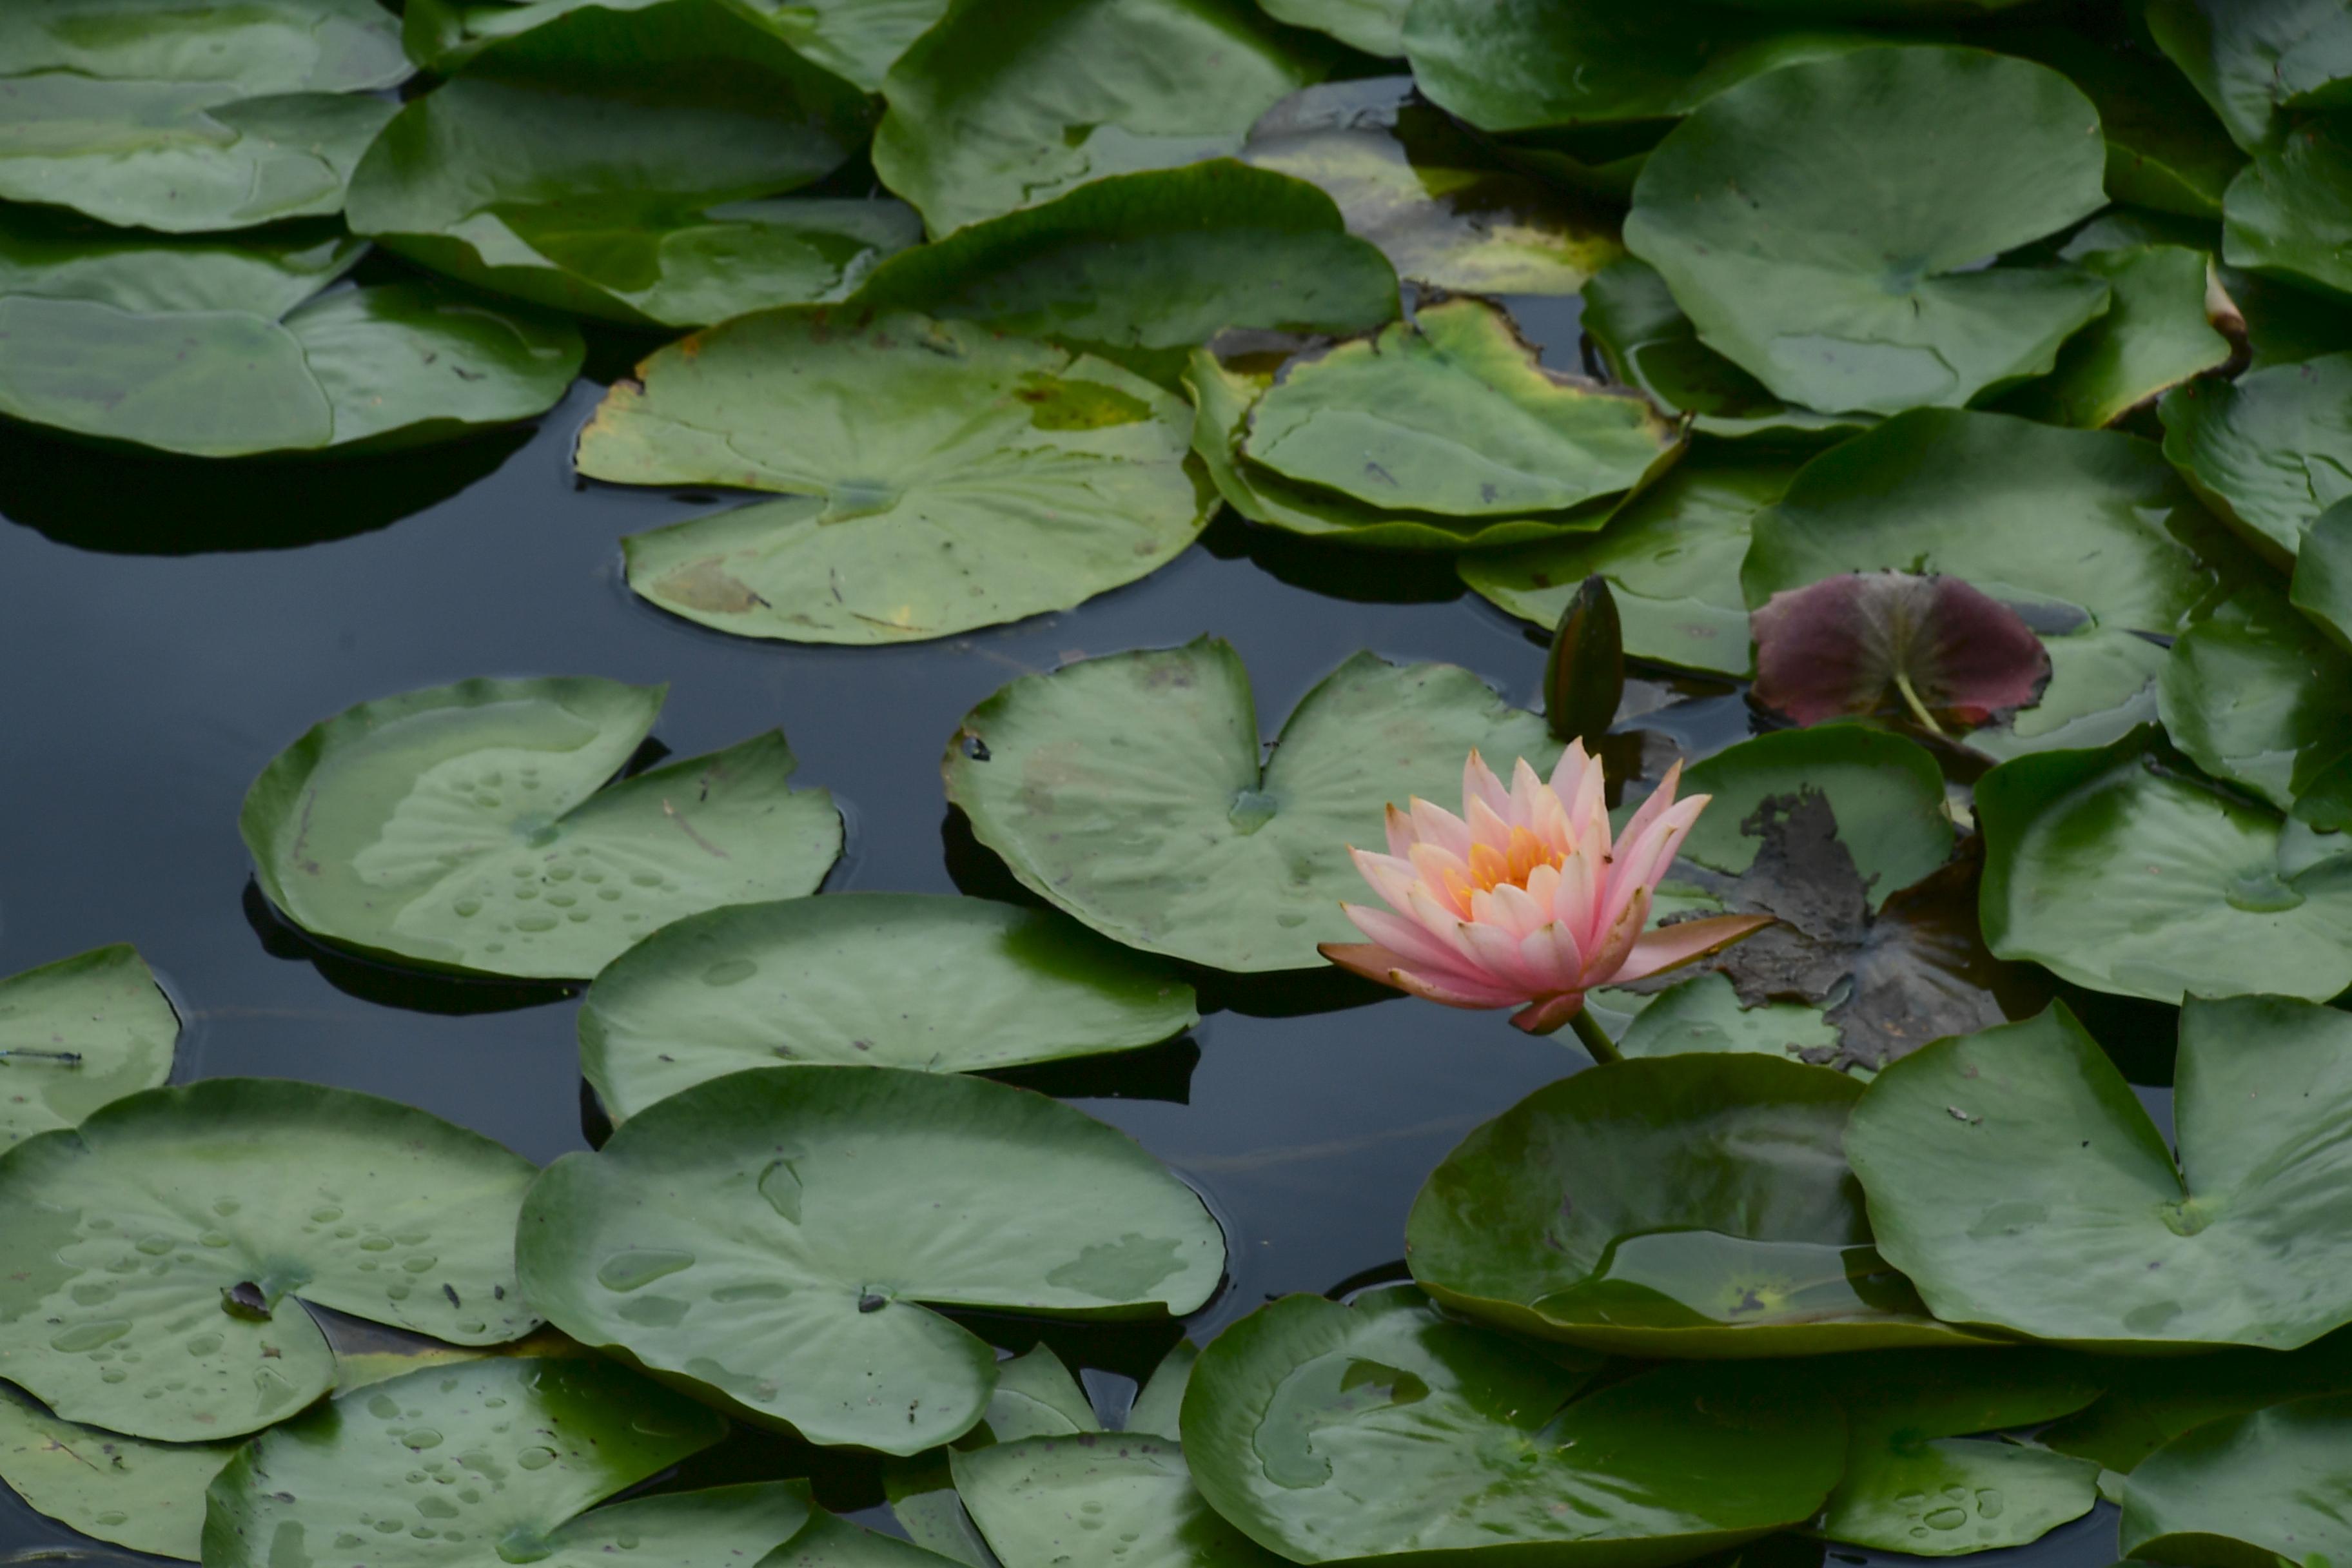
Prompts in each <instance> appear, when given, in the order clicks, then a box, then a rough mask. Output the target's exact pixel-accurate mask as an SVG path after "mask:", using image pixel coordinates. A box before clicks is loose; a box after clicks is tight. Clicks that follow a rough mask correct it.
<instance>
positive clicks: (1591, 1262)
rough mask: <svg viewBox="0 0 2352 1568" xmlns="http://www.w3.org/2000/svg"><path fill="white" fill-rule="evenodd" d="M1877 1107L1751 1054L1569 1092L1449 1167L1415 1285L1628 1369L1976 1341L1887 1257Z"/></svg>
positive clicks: (1684, 1061) (1856, 1089) (1544, 1101)
mask: <svg viewBox="0 0 2352 1568" xmlns="http://www.w3.org/2000/svg"><path fill="white" fill-rule="evenodd" d="M1861 1093H1862V1086H1861V1085H1860V1084H1859V1083H1856V1082H1855V1081H1853V1079H1849V1078H1847V1077H1845V1076H1844V1075H1843V1074H1840V1073H1830V1072H1823V1071H1822V1070H1821V1069H1820V1068H1811V1067H1807V1066H1804V1065H1802V1064H1801V1063H1797V1062H1790V1061H1786V1060H1781V1061H1771V1060H1768V1059H1765V1058H1761V1057H1756V1056H1748V1055H1730V1056H1724V1055H1706V1054H1701V1055H1677V1056H1668V1057H1660V1058H1654V1059H1652V1060H1647V1061H1624V1062H1612V1063H1609V1064H1606V1065H1604V1066H1601V1067H1596V1068H1591V1069H1589V1070H1587V1071H1585V1072H1580V1073H1578V1074H1577V1075H1576V1076H1575V1077H1573V1078H1569V1079H1562V1080H1560V1081H1559V1082H1558V1083H1555V1084H1551V1085H1549V1086H1548V1087H1546V1088H1543V1089H1538V1090H1536V1092H1535V1093H1533V1094H1531V1095H1529V1096H1528V1098H1527V1099H1525V1100H1521V1101H1520V1102H1519V1103H1518V1104H1517V1105H1515V1106H1513V1107H1512V1108H1511V1109H1510V1110H1507V1111H1505V1112H1504V1113H1503V1114H1502V1115H1501V1116H1498V1117H1496V1119H1495V1120H1494V1121H1489V1122H1487V1123H1486V1124H1485V1125H1484V1126H1482V1127H1480V1128H1479V1129H1478V1130H1477V1131H1475V1132H1473V1133H1471V1134H1470V1136H1469V1137H1468V1138H1467V1139H1465V1140H1464V1141H1463V1143H1462V1146H1461V1147H1460V1148H1458V1149H1456V1150H1454V1152H1453V1153H1451V1154H1449V1155H1447V1156H1446V1158H1445V1163H1444V1164H1442V1165H1440V1166H1438V1167H1437V1169H1436V1170H1435V1171H1434V1172H1433V1173H1431V1175H1430V1178H1429V1180H1428V1182H1427V1183H1426V1184H1424V1185H1423V1187H1422V1189H1421V1195H1420V1196H1419V1197H1417V1198H1415V1199H1414V1200H1413V1205H1412V1217H1411V1218H1409V1219H1408V1220H1407V1221H1406V1222H1405V1253H1406V1258H1407V1260H1408V1261H1410V1262H1411V1263H1412V1273H1413V1278H1414V1279H1416V1280H1417V1281H1419V1282H1420V1285H1421V1287H1422V1289H1424V1290H1426V1291H1428V1292H1429V1293H1430V1294H1431V1295H1432V1296H1433V1297H1434V1298H1435V1299H1436V1300H1438V1301H1440V1302H1442V1303H1444V1305H1446V1306H1448V1307H1452V1308H1454V1310H1457V1311H1461V1312H1465V1313H1467V1314H1469V1315H1470V1316H1472V1317H1474V1318H1479V1319H1483V1320H1485V1321H1489V1322H1492V1323H1494V1324H1496V1326H1498V1327H1502V1328H1507V1329H1512V1330H1515V1331H1518V1332H1522V1333H1530V1334H1536V1335H1538V1336H1541V1337H1543V1338H1546V1339H1556V1340H1565V1341H1567V1342H1569V1343H1570V1344H1575V1345H1581V1346H1583V1347H1584V1348H1586V1349H1588V1350H1595V1351H1602V1352H1608V1353H1611V1354H1615V1355H1632V1356H1704V1357H1725V1356H1732V1357H1738V1356H1782V1355H1818V1354H1821V1353H1823V1352H1832V1351H1856V1350H1867V1349H1873V1348H1883V1347H1891V1346H1896V1345H1937V1344H1953V1343H1956V1342H1957V1343H1968V1342H1969V1335H1968V1334H1967V1333H1966V1331H1963V1330H1959V1329H1954V1328H1950V1327H1948V1326H1947V1325H1945V1324H1942V1323H1939V1322H1937V1321H1935V1320H1934V1319H1932V1318H1930V1317H1929V1316H1928V1315H1927V1309H1925V1308H1924V1307H1922V1306H1921V1305H1920V1304H1919V1299H1918V1297H1917V1295H1916V1293H1915V1292H1914V1291H1913V1290H1912V1289H1911V1287H1910V1286H1909V1284H1908V1283H1906V1281H1905V1280H1904V1279H1903V1277H1902V1276H1901V1275H1899V1274H1897V1273H1895V1271H1894V1270H1893V1269H1891V1268H1888V1267H1887V1266H1886V1265H1885V1263H1883V1262H1881V1261H1880V1260H1879V1258H1878V1255H1877V1254H1876V1253H1875V1252H1874V1251H1873V1250H1872V1249H1871V1238H1870V1222H1869V1220H1868V1218H1867V1216H1865V1215H1864V1212H1863V1205H1862V1193H1861V1190H1860V1189H1859V1188H1858V1187H1857V1186H1856V1185H1855V1184H1854V1180H1853V1173H1852V1172H1851V1171H1849V1170H1848V1169H1847V1168H1846V1163H1845V1158H1844V1156H1843V1154H1842V1153H1841V1152H1840V1141H1841V1139H1842V1138H1843V1135H1844V1131H1845V1123H1846V1115H1847V1112H1848V1111H1849V1110H1851V1109H1852V1107H1853V1102H1854V1100H1855V1098H1856V1097H1857V1096H1859V1095H1860V1094H1861Z"/></svg>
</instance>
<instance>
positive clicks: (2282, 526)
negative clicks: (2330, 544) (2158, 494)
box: [2163, 353, 2352, 563]
mask: <svg viewBox="0 0 2352 1568" xmlns="http://www.w3.org/2000/svg"><path fill="white" fill-rule="evenodd" d="M2163 414H2164V455H2165V457H2166V458H2168V459H2169V460H2170V461H2171V463H2172V465H2173V467H2175V468H2179V470H2180V474H2181V477H2182V478H2183V479H2187V480H2188V481H2189V484H2190V485H2191V486H2192V487H2194V488H2195V489H2196V490H2197V493H2198V494H2199V495H2200V496H2202V497H2203V498H2204V499H2205V501H2206V504H2208V505H2209V506H2210V507H2211V508H2212V509H2213V510H2214V511H2215V512H2216V513H2217V514H2219V515H2220V516H2221V519H2222V520H2223V521H2226V522H2228V523H2229V524H2230V525H2231V527H2233V528H2235V529H2236V530H2237V531H2238V532H2239V533H2240V534H2241V535H2242V536H2243V538H2244V539H2245V541H2246V542H2247V543H2248V544H2250V545H2252V546H2253V548H2254V549H2255V550H2256V551H2258V552H2261V553H2262V554H2263V555H2265V556H2267V557H2268V558H2270V559H2271V560H2272V561H2273V562H2277V563H2286V562H2290V561H2292V560H2293V559H2294V553H2295V552H2296V551H2297V550H2299V549H2301V548H2302V545H2303V531H2304V530H2305V529H2306V528H2308V527H2310V526H2311V521H2312V520H2313V519H2314V518H2315V517H2317V516H2318V515H2319V514H2320V513H2321V512H2323V511H2326V510H2327V509H2328V508H2329V507H2331V506H2334V505H2335V504H2336V502H2337V501H2339V500H2345V499H2347V497H2352V353H2337V354H2328V355H2326V356H2324V357H2322V358H2319V359H2315V360H2310V361H2306V362H2305V363H2302V364H2293V365H2277V366H2273V368H2271V369H2269V370H2258V371H2252V372H2250V373H2249V374H2245V375H2242V376H2241V377H2239V378H2238V379H2237V380H2236V381H2214V382H2206V383H2200V384H2197V385H2194V386H2184V387H2182V388H2180V389H2179V391H2176V392H2172V393H2169V394H2168V395H2166V397H2165V399H2164V403H2163Z"/></svg>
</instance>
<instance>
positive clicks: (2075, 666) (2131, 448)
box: [1740, 394, 2252, 751]
mask: <svg viewBox="0 0 2352 1568" xmlns="http://www.w3.org/2000/svg"><path fill="white" fill-rule="evenodd" d="M2176 395H2178V394H2176ZM1749 532H1750V534H1751V535H1752V537H1753V540H1754V542H1753V543H1752V544H1751V545H1750V546H1749V547H1748V559H1747V562H1746V563H1745V564H1744V565H1743V566H1742V568H1741V571H1740V578H1741V582H1742V584H1743V586H1744V587H1745V589H1746V591H1747V595H1748V604H1749V605H1751V606H1754V605H1762V604H1764V603H1765V602H1766V601H1767V600H1769V598H1770V597H1771V596H1772V595H1774V594H1777V593H1780V592H1782V591H1784V590H1786V589H1790V588H1801V587H1805V586H1807V585H1808V584H1813V583H1817V582H1820V581H1821V580H1822V578H1824V577H1830V576H1834V575H1836V574H1839V573H1842V572H1867V571H1890V570H1891V571H1906V572H1922V573H1941V574H1949V575H1951V576H1955V577H1960V578H1963V579H1965V580H1966V581H1967V582H1968V583H1969V584H1970V585H1971V586H1973V587H1976V588H1979V589H1981V590H1983V591H1984V592H1985V593H1987V594H1990V595H1992V596H1993V597H1994V598H1996V599H1999V600H2000V601H2001V602H2002V603H2003V604H2006V605H2010V606H2011V608H2013V609H2015V610H2017V611H2018V612H2019V613H2020V614H2021V615H2023V616H2025V617H2026V621H2027V623H2028V624H2029V625H2031V626H2034V628H2035V629H2036V630H2037V631H2040V632H2041V633H2042V640H2043V643H2044V645H2045V646H2046V647H2048V648H2049V649H2050V657H2051V663H2052V666H2053V674H2052V677H2051V681H2050V684H2049V686H2048V687H2047V688H2045V689H2043V691H2042V701H2041V703H2040V704H2039V705H2038V706H2036V707H2033V708H2029V709H2026V710H2023V711H2022V712H2021V713H2020V714H2019V715H2018V724H2017V728H2016V729H2015V730H2014V731H2008V732H2004V731H2000V730H1997V729H1996V730H1990V731H1979V735H1980V736H1982V737H1984V739H1985V740H1986V741H1987V742H1988V744H1987V746H1986V749H1987V750H1990V751H2002V750H2015V749H2017V748H2019V747H2021V746H2022V745H2025V744H2027V743H2029V742H2031V743H2032V745H2033V746H2034V747H2035V748H2036V749H2040V748H2043V747H2047V746H2051V745H2066V744H2076V745H2079V744H2083V743H2084V742H2089V741H2105V740H2106V739H2110V738H2112V736H2113V734H2114V733H2116V725H2118V724H2124V725H2127V724H2128V723H2129V722H2130V721H2131V717H2132V716H2133V713H2132V711H2130V710H2137V711H2145V710H2146V709H2147V702H2148V700H2149V698H2150V696H2151V695H2152V694H2149V693H2148V692H2147V686H2148V680H2149V678H2150V677H2151V676H2152V675H2153V673H2154V666H2155V665H2156V664H2157V663H2158V662H2159V661H2160V658H2161V655H2160V653H2158V652H2157V651H2156V650H2155V649H2153V648H2150V647H2134V646H2131V642H2130V641H2127V640H2126V639H2127V637H2128V634H2131V633H2134V632H2140V633H2149V634H2153V635H2156V636H2159V637H2170V636H2173V635H2176V634H2177V633H2179V632H2180V631H2182V630H2184V629H2185V628H2186V627H2187V626H2189V624H2190V623H2191V622H2192V621H2193V620H2194V619H2196V618H2197V617H2198V616H2200V615H2201V614H2202V613H2203V612H2204V611H2205V610H2206V609H2208V608H2209V607H2210V605H2212V604H2214V603H2216V602H2218V601H2219V600H2220V599H2221V597H2222V596H2223V595H2224V594H2226V593H2227V592H2228V590H2229V587H2230V585H2231V583H2233V582H2234V581H2236V580H2237V579H2238V578H2239V577H2241V576H2242V574H2245V573H2246V572H2247V571H2249V570H2250V569H2251V566H2252V563H2251V562H2250V561H2248V560H2247V559H2246V557H2245V553H2244V552H2243V551H2242V550H2241V549H2240V548H2239V547H2238V546H2237V545H2236V544H2235V542H2233V541H2232V539H2231V536H2230V534H2229V532H2228V531H2226V530H2224V529H2222V528H2221V527H2220V526H2219V525H2217V524H2216V523H2215V522H2214V521H2213V520H2212V518H2211V517H2210V515H2209V514H2208V513H2207V512H2206V510H2205V509H2204V508H2203V507H2202V506H2200V505H2199V504H2198V501H2197V500H2196V497H2195V496H2194V495H2192V494H2191V493H2190V492H2189V488H2188V487H2187V486H2186V485H2184V484H2183V483H2181V481H2180V479H2179V476H2177V475H2175V474H2174V473H2172V472H2171V471H2170V470H2169V469H2168V468H2167V467H2166V465H2165V462H2164V460H2163V458H2162V456H2161V455H2160V454H2159V453H2158V450H2157V449H2156V447H2154V445H2153V444H2151V443H2149V442H2147V441H2142V440H2139V439H2137V438H2136V437H2129V436H2126V435H2123V434H2122V433H2120V432H2116V431H2092V430H2063V429H2058V428H2055V427H2053V426H2047V425H2041V424H2036V423H2033V422H2031V421H2028V420H2023V419H2018V418H2013V417H2011V416H2005V415H1997V414H1983V413H1976V412H1970V411H1962V410H1950V409H1919V410H1915V411H1914V412H1912V413H1909V414H1906V415H1903V416H1899V417H1896V418H1895V419H1890V420H1888V421H1887V422H1886V423H1885V424H1884V425H1882V426H1878V427H1877V428H1876V429H1874V430H1872V431H1870V432H1868V433H1867V434H1865V435H1863V436H1859V437H1855V438H1854V439H1853V440H1851V441H1848V442H1846V443H1844V444H1843V445H1842V446H1839V447H1834V448H1832V450H1830V451H1828V452H1824V453H1822V455H1821V456H1820V457H1818V458H1814V459H1813V460H1812V461H1811V463H1808V464H1807V465H1806V466H1805V468H1803V469H1802V470H1801V471H1800V472H1799V474H1798V475H1797V478H1796V479H1795V480H1794V481H1793V482H1791V484H1790V487H1789V491H1788V493H1787V494H1786V495H1785V496H1783V497H1782V498H1781V500H1780V502H1779V504H1777V505H1775V506H1771V507H1768V508H1766V509H1765V510H1762V511H1759V512H1758V513H1757V514H1756V517H1755V519H1754V521H1752V523H1751V524H1750V525H1749ZM2103 634H2104V635H2105V637H2106V638H2107V640H2106V641H2105V643H2103V644H2101V645H2098V646H2092V645H2088V644H2084V643H2080V642H2078V640H2077V639H2082V638H2086V637H2097V636H2101V635H2103ZM2103 729H2104V730H2105V733H2101V732H2100V731H2101V730H2103Z"/></svg>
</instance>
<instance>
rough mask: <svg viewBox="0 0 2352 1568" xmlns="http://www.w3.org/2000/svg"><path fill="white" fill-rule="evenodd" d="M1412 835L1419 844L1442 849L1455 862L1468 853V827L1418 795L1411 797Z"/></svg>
mask: <svg viewBox="0 0 2352 1568" xmlns="http://www.w3.org/2000/svg"><path fill="white" fill-rule="evenodd" d="M1412 833H1413V837H1414V838H1416V839H1417V840H1419V841H1420V842H1421V843H1423V844H1427V845H1430V846H1432V847H1434V848H1438V849H1443V850H1444V851H1445V852H1446V853H1447V854H1448V855H1451V856H1453V857H1454V858H1455V859H1457V860H1458V859H1462V858H1465V857H1466V856H1467V855H1468V854H1469V853H1470V825H1469V824H1468V823H1465V822H1464V821H1463V820H1462V819H1461V818H1460V817H1458V816H1454V814H1453V813H1452V812H1450V811H1448V810H1446V809H1445V808H1444V806H1442V805H1432V804H1430V803H1429V802H1428V801H1425V800H1423V799H1422V798H1421V797H1420V796H1419V795H1415V796H1413V797H1412Z"/></svg>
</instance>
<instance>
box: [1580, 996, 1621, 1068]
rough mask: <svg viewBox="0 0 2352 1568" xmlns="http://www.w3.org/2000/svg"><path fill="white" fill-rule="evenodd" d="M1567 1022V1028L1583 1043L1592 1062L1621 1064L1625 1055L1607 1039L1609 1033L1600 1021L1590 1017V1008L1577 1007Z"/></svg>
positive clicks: (1615, 1043) (1612, 1041)
mask: <svg viewBox="0 0 2352 1568" xmlns="http://www.w3.org/2000/svg"><path fill="white" fill-rule="evenodd" d="M1568 1022H1569V1026H1570V1027H1571V1028H1573V1029H1574V1030H1575V1031H1576V1037H1577V1038H1578V1039H1579V1040H1581V1041H1582V1042H1583V1043H1584V1048H1585V1049H1586V1050H1588V1051H1590V1052H1591V1053H1592V1059H1593V1060H1594V1061H1596V1062H1621V1061H1623V1060H1624V1059H1625V1054H1624V1053H1623V1052H1622V1051H1620V1050H1619V1049H1618V1048H1617V1042H1616V1041H1614V1040H1612V1039H1611V1038H1610V1037H1609V1031H1608V1030H1606V1029H1604V1028H1602V1027H1601V1020H1600V1019H1598V1018H1596V1017H1594V1016H1592V1009H1591V1008H1590V1007H1579V1008H1578V1009H1577V1010H1576V1011H1575V1012H1574V1013H1573V1014H1571V1015H1570V1017H1569V1020H1568Z"/></svg>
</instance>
